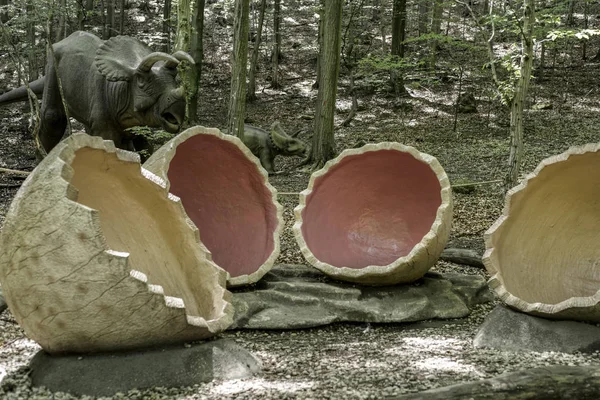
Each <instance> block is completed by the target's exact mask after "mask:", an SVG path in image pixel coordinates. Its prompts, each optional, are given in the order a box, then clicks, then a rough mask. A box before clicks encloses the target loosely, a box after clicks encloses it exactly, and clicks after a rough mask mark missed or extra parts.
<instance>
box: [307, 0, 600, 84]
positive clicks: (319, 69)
mask: <svg viewBox="0 0 600 400" xmlns="http://www.w3.org/2000/svg"><path fill="white" fill-rule="evenodd" d="M320 3H321V5H320V9H319V30H318V33H317V35H318V37H317V43H318V44H319V46H320V45H321V43H323V4H322V1H321V2H320ZM598 54H600V51H598ZM320 76H321V52H320V51H319V54H317V79H315V83H313V84H312V88H313V89H318V88H319V78H320Z"/></svg>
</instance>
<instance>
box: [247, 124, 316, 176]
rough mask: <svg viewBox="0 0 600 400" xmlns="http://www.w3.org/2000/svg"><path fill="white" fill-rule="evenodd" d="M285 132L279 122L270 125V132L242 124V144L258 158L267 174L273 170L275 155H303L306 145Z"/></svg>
mask: <svg viewBox="0 0 600 400" xmlns="http://www.w3.org/2000/svg"><path fill="white" fill-rule="evenodd" d="M293 136H294V135H292V136H290V135H288V134H286V133H285V132H284V130H283V128H281V125H280V124H279V122H274V123H273V124H272V125H271V132H267V131H265V130H264V129H260V128H257V127H255V126H252V125H244V140H243V141H244V144H245V145H246V147H248V148H249V149H250V151H251V152H252V154H254V155H255V156H256V157H258V158H259V159H260V163H261V165H262V166H263V168H264V169H266V170H267V172H268V173H269V175H274V174H276V172H275V163H274V160H275V157H276V156H278V155H282V156H305V155H306V151H307V147H306V144H304V142H302V141H301V140H300V139H296V138H295V137H293Z"/></svg>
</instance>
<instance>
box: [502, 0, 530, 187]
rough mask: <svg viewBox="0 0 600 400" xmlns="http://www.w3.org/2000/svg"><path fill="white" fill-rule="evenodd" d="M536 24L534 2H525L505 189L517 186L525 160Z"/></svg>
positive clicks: (512, 103)
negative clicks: (525, 118)
mask: <svg viewBox="0 0 600 400" xmlns="http://www.w3.org/2000/svg"><path fill="white" fill-rule="evenodd" d="M534 24H535V3H534V0H524V1H523V33H522V35H523V37H522V40H521V43H522V48H523V50H522V53H521V73H520V76H519V80H518V81H517V84H516V88H515V94H514V97H513V99H512V101H511V108H510V156H509V159H508V174H507V175H506V180H505V185H504V189H505V191H508V189H510V188H512V187H513V186H515V185H516V183H517V179H518V177H519V169H520V168H521V159H522V158H523V107H524V103H525V99H526V97H527V89H528V86H529V78H530V77H531V69H532V65H533V28H534Z"/></svg>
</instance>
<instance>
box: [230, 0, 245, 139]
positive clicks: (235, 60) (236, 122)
mask: <svg viewBox="0 0 600 400" xmlns="http://www.w3.org/2000/svg"><path fill="white" fill-rule="evenodd" d="M249 14H250V1H249V0H235V16H234V22H233V54H232V59H231V65H232V71H231V93H230V95H229V116H228V118H227V119H228V124H227V128H228V129H227V130H228V132H229V133H230V134H231V135H235V136H237V137H239V138H240V139H243V138H244V117H245V116H246V67H247V65H248V24H249Z"/></svg>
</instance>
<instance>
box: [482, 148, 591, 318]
mask: <svg viewBox="0 0 600 400" xmlns="http://www.w3.org/2000/svg"><path fill="white" fill-rule="evenodd" d="M485 242H486V248H487V250H486V252H485V254H484V257H483V262H484V264H485V266H486V268H487V270H488V272H489V273H490V275H491V276H492V277H491V279H490V280H489V286H490V287H491V288H492V289H493V290H494V291H495V292H496V294H497V295H498V296H499V297H500V298H501V299H502V300H503V301H504V302H505V303H506V304H507V305H509V306H510V307H513V308H515V309H517V310H520V311H522V312H525V313H529V314H533V315H537V316H541V317H546V318H555V319H575V320H588V321H600V144H589V145H586V146H582V147H573V148H571V149H569V150H567V151H566V152H564V153H562V154H560V155H556V156H552V157H549V158H547V159H545V160H543V161H542V162H541V163H540V165H539V166H538V167H537V168H536V169H535V171H534V172H533V173H531V174H530V175H528V176H527V177H526V178H525V179H524V180H523V181H522V182H521V183H520V184H519V185H518V186H516V187H514V188H512V189H511V190H510V191H509V192H508V193H507V195H506V203H505V206H504V210H503V212H502V215H501V216H500V218H498V220H497V221H496V222H495V223H494V224H493V225H492V226H491V227H490V228H489V229H488V231H487V232H486V233H485Z"/></svg>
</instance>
